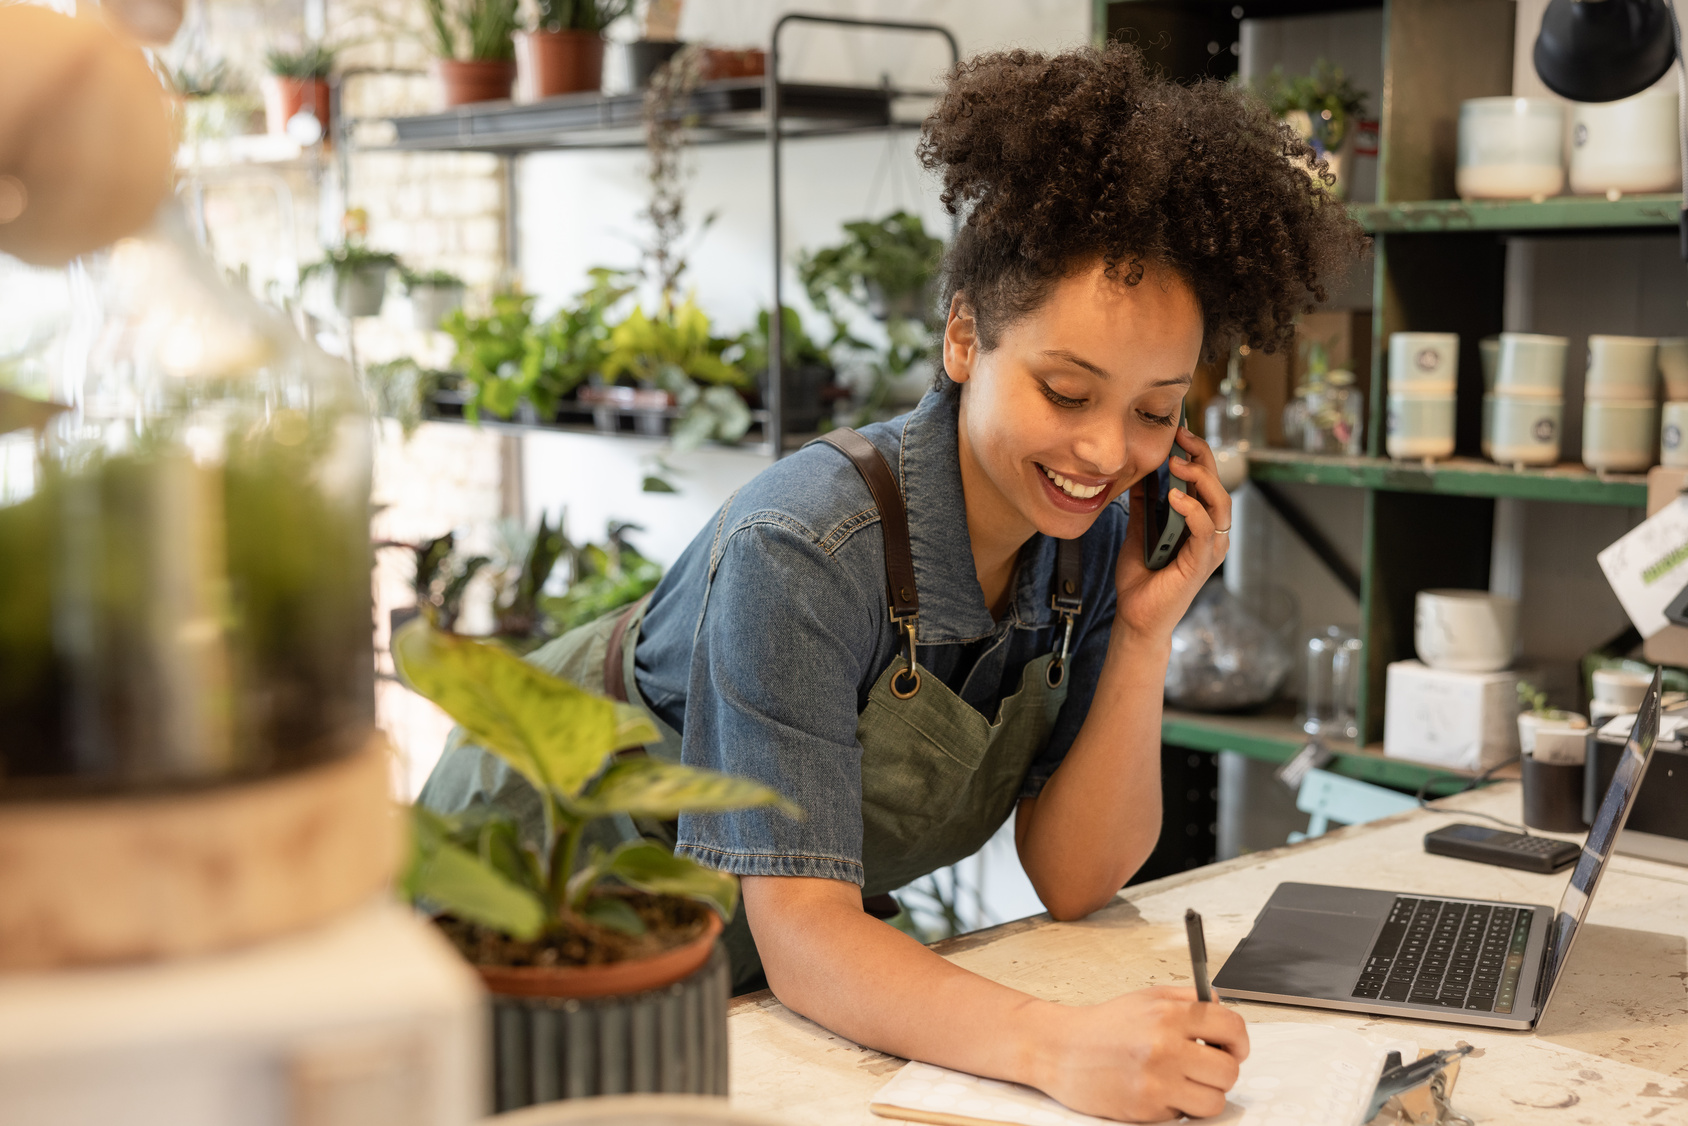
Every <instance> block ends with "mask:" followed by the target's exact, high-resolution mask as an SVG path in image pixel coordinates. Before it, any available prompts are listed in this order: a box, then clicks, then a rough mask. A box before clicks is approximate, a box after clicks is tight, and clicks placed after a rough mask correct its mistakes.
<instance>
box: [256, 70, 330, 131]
mask: <svg viewBox="0 0 1688 1126" xmlns="http://www.w3.org/2000/svg"><path fill="white" fill-rule="evenodd" d="M307 107H308V108H309V109H310V111H311V112H312V113H314V114H316V119H317V120H318V121H320V122H322V135H323V138H324V139H325V140H326V139H328V138H330V137H332V136H334V131H333V130H332V129H330V128H329V121H328V80H327V79H326V78H284V77H282V76H281V75H279V74H266V75H265V76H264V125H265V128H266V129H267V130H268V131H269V133H270V134H271V135H273V136H277V137H285V136H286V135H287V123H288V122H289V121H291V120H292V119H293V115H294V114H296V113H298V112H299V111H300V110H302V109H305V108H307Z"/></svg>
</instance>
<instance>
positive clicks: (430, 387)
mask: <svg viewBox="0 0 1688 1126" xmlns="http://www.w3.org/2000/svg"><path fill="white" fill-rule="evenodd" d="M455 380H456V376H454V375H453V374H452V373H451V372H447V371H435V370H433V369H430V368H424V367H423V366H422V365H421V364H419V363H417V362H416V361H415V360H414V359H411V358H410V357H408V356H404V357H400V358H399V359H396V360H388V361H386V362H385V363H379V364H370V365H369V366H368V367H366V368H364V371H363V385H364V392H365V394H366V395H368V397H369V410H370V413H372V414H374V415H376V416H377V417H380V418H391V419H396V420H398V423H399V426H400V428H401V429H402V430H403V431H404V436H405V437H406V438H408V437H410V436H411V435H412V434H414V433H415V432H416V428H417V427H418V426H420V425H422V421H423V419H424V418H425V417H426V416H427V405H428V402H429V400H431V399H432V398H433V397H434V395H435V393H436V392H438V391H440V390H441V389H442V388H444V387H445V386H446V385H447V384H448V383H451V382H454V381H455Z"/></svg>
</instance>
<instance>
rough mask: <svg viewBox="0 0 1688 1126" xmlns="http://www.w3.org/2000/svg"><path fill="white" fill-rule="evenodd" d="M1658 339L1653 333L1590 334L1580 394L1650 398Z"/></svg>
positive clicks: (1621, 397) (1634, 399)
mask: <svg viewBox="0 0 1688 1126" xmlns="http://www.w3.org/2000/svg"><path fill="white" fill-rule="evenodd" d="M1658 366H1659V341H1658V339H1657V338H1656V337H1652V336H1600V335H1597V336H1590V337H1589V338H1588V375H1587V376H1585V377H1584V379H1583V394H1584V395H1586V396H1587V397H1588V398H1590V399H1608V400H1610V399H1628V400H1633V401H1636V402H1647V403H1651V402H1652V401H1653V386H1654V380H1653V373H1654V371H1655V370H1656V369H1657V368H1658Z"/></svg>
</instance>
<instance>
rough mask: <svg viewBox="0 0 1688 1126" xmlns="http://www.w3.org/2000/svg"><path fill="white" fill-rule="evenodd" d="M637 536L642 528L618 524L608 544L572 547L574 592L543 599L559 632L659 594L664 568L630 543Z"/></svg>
mask: <svg viewBox="0 0 1688 1126" xmlns="http://www.w3.org/2000/svg"><path fill="white" fill-rule="evenodd" d="M637 531H642V529H641V528H640V527H639V526H638V525H637V524H618V523H612V524H610V526H609V529H608V535H607V536H606V537H605V541H604V542H603V543H602V544H595V543H588V544H582V545H580V546H578V547H576V546H574V545H572V544H570V545H569V546H568V547H567V549H566V551H565V554H566V556H567V557H568V560H569V568H570V572H571V575H570V579H571V581H570V583H569V588H568V590H567V591H565V592H564V593H562V594H560V595H547V596H544V597H543V598H542V599H541V602H542V605H543V606H544V609H545V613H546V614H547V615H548V616H549V617H550V618H551V621H552V622H553V623H554V628H555V629H556V630H557V631H558V632H559V633H562V632H566V631H568V630H571V629H574V628H575V627H576V626H582V625H585V624H586V623H587V622H590V621H594V620H596V619H598V618H601V617H603V616H604V615H605V614H607V613H609V612H610V611H611V610H614V609H616V608H618V607H621V606H625V605H627V604H628V603H629V602H636V601H638V600H639V599H641V598H643V597H644V596H645V595H646V594H649V593H650V592H651V591H652V590H655V589H656V584H657V583H658V582H659V581H661V579H662V566H661V565H660V564H658V563H656V562H654V561H652V560H650V559H646V558H645V557H644V556H643V555H641V554H639V551H638V549H637V548H635V547H634V546H633V545H632V544H630V543H628V542H627V534H628V533H629V532H637Z"/></svg>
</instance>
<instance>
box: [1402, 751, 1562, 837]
mask: <svg viewBox="0 0 1688 1126" xmlns="http://www.w3.org/2000/svg"><path fill="white" fill-rule="evenodd" d="M1520 761H1522V759H1521V757H1515V758H1509V759H1507V760H1506V761H1505V762H1497V763H1495V764H1494V765H1493V766H1491V767H1489V768H1488V769H1487V770H1485V771H1483V772H1482V773H1480V774H1473V775H1471V776H1470V777H1468V778H1466V780H1465V785H1463V786H1461V787H1460V788H1459V789H1457V790H1455V791H1454V792H1453V793H1451V794H1443V795H1442V797H1444V798H1451V797H1454V796H1455V795H1457V794H1465V793H1469V792H1471V791H1472V790H1475V789H1476V788H1477V787H1478V786H1479V785H1481V784H1482V783H1484V782H1487V781H1488V780H1489V778H1490V776H1491V775H1493V774H1494V772H1495V771H1497V770H1499V769H1501V768H1502V767H1506V766H1511V765H1512V764H1513V763H1515V762H1520ZM1443 778H1450V779H1454V780H1455V781H1457V780H1458V779H1459V778H1460V775H1458V774H1448V773H1446V772H1445V771H1444V772H1439V773H1437V774H1430V775H1426V776H1425V779H1424V784H1423V785H1421V786H1419V788H1418V793H1417V794H1415V795H1413V796H1414V797H1416V798H1417V799H1418V805H1419V808H1420V809H1430V803H1429V802H1427V801H1425V800H1424V795H1425V794H1426V793H1427V792H1429V790H1430V786H1431V784H1432V783H1434V782H1437V781H1439V780H1440V779H1443ZM1431 812H1433V813H1442V812H1445V811H1444V810H1439V809H1438V810H1432V811H1431ZM1459 813H1460V814H1461V816H1465V817H1481V818H1482V819H1483V820H1485V821H1493V822H1494V823H1495V824H1496V825H1499V826H1501V827H1503V828H1506V829H1510V830H1512V831H1513V832H1515V833H1519V834H1522V835H1523V836H1526V837H1529V836H1534V834H1533V833H1531V832H1530V830H1529V828H1528V827H1527V826H1524V825H1519V824H1517V823H1515V822H1512V821H1506V820H1503V819H1502V818H1499V817H1495V816H1493V815H1491V814H1487V813H1483V812H1481V811H1479V810H1475V809H1462V810H1460V811H1459Z"/></svg>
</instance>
